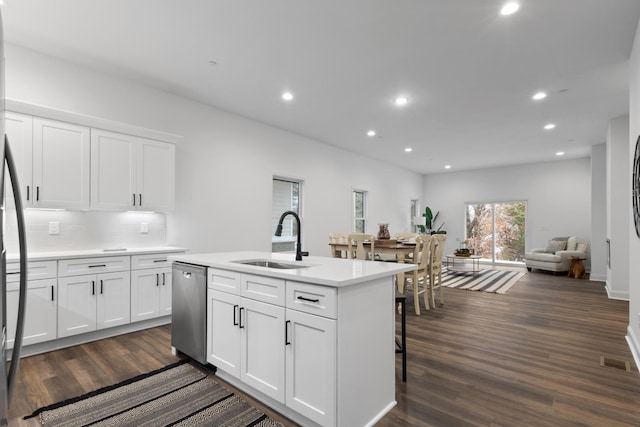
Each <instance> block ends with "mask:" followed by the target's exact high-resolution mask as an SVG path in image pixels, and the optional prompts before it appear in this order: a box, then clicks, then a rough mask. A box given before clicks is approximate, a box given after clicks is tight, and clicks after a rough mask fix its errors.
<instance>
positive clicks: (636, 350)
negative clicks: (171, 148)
mask: <svg viewBox="0 0 640 427" xmlns="http://www.w3.org/2000/svg"><path fill="white" fill-rule="evenodd" d="M626 339H627V344H629V349H630V350H631V355H632V356H633V360H634V361H635V362H636V366H640V341H638V338H637V337H636V336H635V334H634V333H633V329H631V326H627V336H626Z"/></svg>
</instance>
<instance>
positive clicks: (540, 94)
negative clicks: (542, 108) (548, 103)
mask: <svg viewBox="0 0 640 427" xmlns="http://www.w3.org/2000/svg"><path fill="white" fill-rule="evenodd" d="M546 97H547V94H546V93H544V92H537V93H536V94H535V95H533V96H532V97H531V99H533V100H534V101H540V100H541V99H545V98H546Z"/></svg>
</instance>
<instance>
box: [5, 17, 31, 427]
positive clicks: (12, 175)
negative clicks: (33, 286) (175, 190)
mask: <svg viewBox="0 0 640 427" xmlns="http://www.w3.org/2000/svg"><path fill="white" fill-rule="evenodd" d="M0 60H1V61H2V62H1V64H0V103H1V104H0V113H1V114H0V135H4V142H3V143H0V159H2V165H1V166H0V221H1V223H2V224H1V226H0V320H1V321H2V324H1V325H0V326H1V327H2V348H1V349H0V350H1V351H2V360H0V426H3V425H8V424H9V420H8V412H9V403H10V402H11V395H12V392H13V387H14V385H15V382H16V379H17V375H18V365H19V364H20V351H21V349H22V333H23V330H24V313H25V309H26V302H27V246H26V236H25V227H24V216H23V212H24V210H23V207H22V197H21V196H20V186H19V185H18V175H17V173H16V168H15V163H14V161H13V156H12V154H11V149H10V146H9V141H8V140H7V136H6V135H5V133H4V131H5V123H4V110H5V108H4V106H5V97H4V93H5V92H4V29H3V27H2V12H1V11H0ZM5 165H6V168H5ZM9 183H10V186H9ZM5 189H7V190H8V191H10V192H13V198H14V200H15V206H16V209H15V212H16V215H17V218H16V220H17V228H18V230H17V231H18V242H19V247H20V251H19V252H20V299H19V302H18V318H17V322H16V336H15V341H14V344H13V352H12V354H11V362H9V364H7V353H6V348H7V347H6V346H7V338H8V337H7V306H6V305H7V300H6V294H7V253H6V248H5V243H4V242H5V236H6V235H7V233H6V231H7V230H6V229H5V199H6V197H5V196H6V195H5V194H4V193H5Z"/></svg>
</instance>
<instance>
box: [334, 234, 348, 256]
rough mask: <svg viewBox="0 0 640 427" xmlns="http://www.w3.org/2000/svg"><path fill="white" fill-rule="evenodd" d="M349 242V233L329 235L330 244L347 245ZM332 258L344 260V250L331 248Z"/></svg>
mask: <svg viewBox="0 0 640 427" xmlns="http://www.w3.org/2000/svg"><path fill="white" fill-rule="evenodd" d="M348 241H349V233H329V243H330V244H331V243H333V244H341V245H346V244H347V242H348ZM331 256H332V257H333V258H343V256H342V250H341V249H336V248H335V247H333V246H332V247H331Z"/></svg>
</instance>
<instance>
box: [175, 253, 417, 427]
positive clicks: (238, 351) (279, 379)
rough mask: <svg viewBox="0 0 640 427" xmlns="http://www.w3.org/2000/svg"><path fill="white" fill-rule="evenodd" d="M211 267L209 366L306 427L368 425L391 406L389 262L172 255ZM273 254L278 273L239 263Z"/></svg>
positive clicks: (397, 267)
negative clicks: (285, 265) (279, 265)
mask: <svg viewBox="0 0 640 427" xmlns="http://www.w3.org/2000/svg"><path fill="white" fill-rule="evenodd" d="M170 258H171V259H172V260H174V261H181V262H185V263H191V264H195V265H201V266H206V267H208V274H207V287H208V298H207V343H206V345H207V362H208V363H210V364H212V365H214V366H216V368H217V373H216V375H218V376H220V377H221V378H222V379H224V380H226V381H228V382H230V383H231V384H233V385H234V386H236V387H238V388H240V389H242V390H244V391H245V392H247V393H249V394H251V395H252V396H254V397H255V398H257V399H259V400H261V401H262V402H264V403H265V404H267V405H269V406H270V407H272V408H273V409H275V410H276V411H279V412H280V413H282V414H283V415H285V416H287V417H289V418H290V419H292V420H294V421H296V422H297V423H300V424H301V425H305V426H341V427H342V426H349V427H357V426H370V425H374V424H375V423H376V422H377V421H379V420H380V419H381V418H382V417H383V416H384V415H385V414H386V413H387V412H388V411H389V410H391V408H393V406H394V405H395V404H396V402H395V346H394V343H395V341H394V335H395V311H394V301H395V290H394V279H393V277H394V276H395V275H396V274H398V273H401V272H404V271H409V270H411V269H413V266H412V265H410V264H393V263H383V262H372V261H360V260H343V259H335V258H323V257H305V259H304V260H303V261H301V262H300V261H295V260H294V256H293V255H289V254H282V253H273V254H272V253H263V252H235V253H219V254H194V255H176V256H173V257H170ZM247 260H269V261H275V262H279V263H284V264H288V265H289V266H291V265H294V266H296V267H299V268H290V269H279V268H270V267H262V266H255V265H248V264H243V263H240V262H237V261H247Z"/></svg>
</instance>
